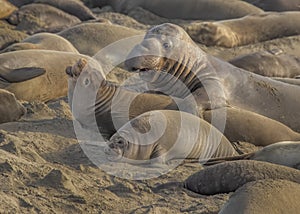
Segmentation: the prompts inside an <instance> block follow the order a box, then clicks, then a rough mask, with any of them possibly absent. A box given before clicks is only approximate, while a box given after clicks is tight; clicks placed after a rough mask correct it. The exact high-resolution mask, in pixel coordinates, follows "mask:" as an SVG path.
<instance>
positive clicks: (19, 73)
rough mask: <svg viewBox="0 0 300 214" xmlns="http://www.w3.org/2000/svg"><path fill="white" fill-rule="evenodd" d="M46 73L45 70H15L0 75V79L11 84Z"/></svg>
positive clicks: (33, 68) (30, 68) (34, 68)
mask: <svg viewBox="0 0 300 214" xmlns="http://www.w3.org/2000/svg"><path fill="white" fill-rule="evenodd" d="M45 73H46V70H45V69H44V68H39V67H25V68H18V69H13V70H10V71H8V72H5V73H0V78H1V79H3V80H5V81H7V82H9V83H18V82H23V81H26V80H30V79H33V78H35V77H38V76H41V75H43V74H45Z"/></svg>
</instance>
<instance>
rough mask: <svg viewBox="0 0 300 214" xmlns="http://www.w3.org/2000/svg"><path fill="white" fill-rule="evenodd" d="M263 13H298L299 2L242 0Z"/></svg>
mask: <svg viewBox="0 0 300 214" xmlns="http://www.w3.org/2000/svg"><path fill="white" fill-rule="evenodd" d="M243 1H245V2H248V3H250V4H253V5H254V6H256V7H259V8H261V9H263V10H264V11H277V12H281V11H299V10H300V7H299V5H300V1H299V0H243Z"/></svg>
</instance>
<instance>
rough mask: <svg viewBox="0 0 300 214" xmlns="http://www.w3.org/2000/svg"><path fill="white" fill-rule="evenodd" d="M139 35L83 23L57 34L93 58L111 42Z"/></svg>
mask: <svg viewBox="0 0 300 214" xmlns="http://www.w3.org/2000/svg"><path fill="white" fill-rule="evenodd" d="M140 34H143V32H142V31H137V30H134V29H131V28H126V27H123V26H120V25H112V24H105V23H83V24H80V25H77V26H74V27H71V28H69V29H66V30H64V31H62V32H60V33H58V35H60V36H62V37H64V38H65V39H67V40H68V41H70V42H71V43H72V44H73V46H74V47H75V48H76V49H77V50H78V51H79V53H81V54H86V55H89V56H94V55H95V54H96V53H98V52H99V51H100V50H101V49H102V48H104V47H106V46H107V45H109V44H111V43H113V42H116V41H119V40H121V39H124V38H127V37H131V36H136V35H140ZM91 38H93V39H91Z"/></svg>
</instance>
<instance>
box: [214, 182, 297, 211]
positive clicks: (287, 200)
mask: <svg viewBox="0 0 300 214" xmlns="http://www.w3.org/2000/svg"><path fill="white" fill-rule="evenodd" d="M299 198H300V184H297V183H295V182H291V181H287V180H273V179H264V180H259V181H253V182H250V183H247V184H245V185H244V186H242V187H241V188H239V189H238V190H237V191H236V192H235V193H233V194H232V195H231V196H230V198H229V200H228V201H227V202H226V204H225V205H224V206H223V208H222V209H221V211H220V212H219V213H220V214H232V213H243V214H254V213H257V214H258V213H272V214H281V213H298V212H299V209H300V202H299Z"/></svg>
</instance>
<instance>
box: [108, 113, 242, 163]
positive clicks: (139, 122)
mask: <svg viewBox="0 0 300 214" xmlns="http://www.w3.org/2000/svg"><path fill="white" fill-rule="evenodd" d="M141 134H142V135H141ZM143 134H144V135H143ZM108 147H109V148H108V149H107V151H106V153H107V155H108V158H109V159H111V160H118V161H125V162H131V160H151V159H154V158H157V159H158V160H155V162H157V161H158V162H160V163H165V162H166V161H168V160H171V159H185V158H187V159H203V160H206V159H209V158H211V157H227V156H232V154H237V152H236V151H235V150H234V148H233V147H232V145H231V144H230V142H229V141H228V140H227V139H226V137H224V136H223V134H222V133H221V132H219V131H218V130H217V129H216V128H214V127H213V126H211V125H210V124H209V123H207V122H206V121H204V120H202V119H200V118H199V117H196V116H194V115H192V114H188V113H185V112H180V111H170V110H160V111H151V112H146V113H144V114H142V115H140V116H138V117H136V118H134V119H132V120H131V121H130V122H128V123H126V124H125V125H124V126H123V127H121V128H120V129H119V130H118V132H117V133H116V134H114V135H113V136H112V137H111V139H110V141H109V143H108ZM124 158H125V159H124Z"/></svg>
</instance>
